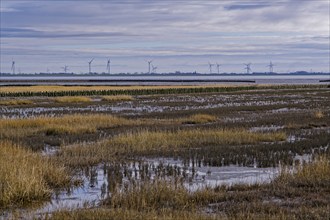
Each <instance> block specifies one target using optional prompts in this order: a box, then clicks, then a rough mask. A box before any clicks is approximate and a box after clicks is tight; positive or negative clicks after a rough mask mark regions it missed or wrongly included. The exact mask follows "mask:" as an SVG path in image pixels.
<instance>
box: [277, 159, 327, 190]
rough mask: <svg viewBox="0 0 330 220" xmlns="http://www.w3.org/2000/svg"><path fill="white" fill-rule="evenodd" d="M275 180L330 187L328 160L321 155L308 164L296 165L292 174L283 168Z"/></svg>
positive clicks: (294, 184) (306, 185)
mask: <svg viewBox="0 0 330 220" xmlns="http://www.w3.org/2000/svg"><path fill="white" fill-rule="evenodd" d="M276 182H279V183H282V184H288V185H291V186H292V185H293V186H299V187H303V186H305V187H318V186H321V187H322V186H325V187H330V160H329V158H328V157H326V156H321V157H319V158H317V159H316V160H315V161H313V162H312V163H310V164H305V165H303V166H300V167H298V168H297V170H296V171H295V172H294V173H293V174H291V173H290V172H288V170H287V169H284V170H283V171H282V173H281V175H280V176H279V177H278V178H277V179H276Z"/></svg>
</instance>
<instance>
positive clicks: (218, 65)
mask: <svg viewBox="0 0 330 220" xmlns="http://www.w3.org/2000/svg"><path fill="white" fill-rule="evenodd" d="M220 66H221V64H219V63H217V69H218V74H220Z"/></svg>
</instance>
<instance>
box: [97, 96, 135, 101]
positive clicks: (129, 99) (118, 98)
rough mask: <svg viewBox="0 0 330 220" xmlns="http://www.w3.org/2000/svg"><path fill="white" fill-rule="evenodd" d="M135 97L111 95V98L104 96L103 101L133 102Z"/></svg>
mask: <svg viewBox="0 0 330 220" xmlns="http://www.w3.org/2000/svg"><path fill="white" fill-rule="evenodd" d="M133 100H134V98H133V96H130V95H109V96H102V101H109V102H114V101H133Z"/></svg>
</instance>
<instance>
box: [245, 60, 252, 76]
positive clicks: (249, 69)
mask: <svg viewBox="0 0 330 220" xmlns="http://www.w3.org/2000/svg"><path fill="white" fill-rule="evenodd" d="M244 65H245V66H246V67H245V68H244V69H246V73H247V74H249V73H250V71H251V63H244Z"/></svg>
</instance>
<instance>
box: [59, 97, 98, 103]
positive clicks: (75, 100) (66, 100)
mask: <svg viewBox="0 0 330 220" xmlns="http://www.w3.org/2000/svg"><path fill="white" fill-rule="evenodd" d="M54 100H55V102H59V103H79V102H91V101H92V99H91V98H90V97H86V96H63V97H57V98H55V99H54Z"/></svg>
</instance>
